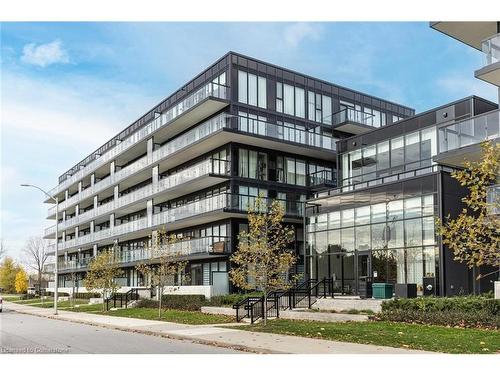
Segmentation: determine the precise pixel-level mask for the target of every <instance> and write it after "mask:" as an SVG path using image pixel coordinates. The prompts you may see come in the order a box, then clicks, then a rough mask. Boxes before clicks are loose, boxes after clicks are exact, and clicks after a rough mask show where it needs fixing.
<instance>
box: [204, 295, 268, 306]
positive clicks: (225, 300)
mask: <svg viewBox="0 0 500 375" xmlns="http://www.w3.org/2000/svg"><path fill="white" fill-rule="evenodd" d="M260 296H262V293H259V292H254V293H246V294H226V295H223V296H213V297H212V298H210V300H208V301H207V303H206V305H207V306H230V307H232V306H233V305H234V304H236V303H238V302H241V301H243V300H244V299H245V298H247V297H260Z"/></svg>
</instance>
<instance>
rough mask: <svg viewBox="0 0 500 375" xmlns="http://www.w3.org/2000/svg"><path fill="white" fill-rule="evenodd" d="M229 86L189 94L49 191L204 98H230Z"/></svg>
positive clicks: (85, 172) (211, 85)
mask: <svg viewBox="0 0 500 375" xmlns="http://www.w3.org/2000/svg"><path fill="white" fill-rule="evenodd" d="M228 92H229V88H228V87H227V86H223V85H218V84H216V83H213V82H210V83H208V84H206V85H205V86H203V87H202V88H200V89H199V90H197V91H196V92H194V93H193V94H191V95H189V96H188V97H187V98H186V99H184V100H183V101H181V102H180V103H178V104H177V105H175V106H174V107H172V108H171V109H169V110H168V111H166V112H164V113H163V114H161V115H160V116H158V117H157V118H156V119H154V120H152V121H151V122H150V123H149V124H148V125H146V126H145V127H143V128H141V129H140V130H138V131H137V132H135V133H134V134H132V135H131V136H130V137H127V138H126V139H124V140H123V141H121V142H120V143H118V144H116V145H115V146H114V147H112V148H111V149H110V150H108V151H107V152H106V153H104V154H103V155H101V156H99V157H97V158H96V159H94V160H93V161H90V162H89V163H88V164H87V165H86V166H84V167H82V168H81V169H80V170H78V171H76V172H75V173H73V174H72V175H71V176H69V177H67V178H66V179H65V180H64V181H61V183H60V184H59V185H58V186H56V187H55V188H53V189H52V190H50V191H49V193H50V194H51V195H55V194H56V193H58V192H61V191H63V190H65V189H67V188H68V187H69V186H71V185H72V184H75V183H77V182H78V181H80V180H81V179H82V178H83V177H85V176H87V175H88V174H90V173H91V172H92V171H94V170H95V169H97V168H98V167H99V166H102V165H103V164H105V163H106V162H109V161H111V160H113V159H114V158H116V156H117V155H119V154H121V153H122V152H124V151H125V150H127V149H129V148H130V147H131V146H133V145H135V144H137V143H138V142H141V141H143V140H144V139H146V138H147V137H149V136H150V135H151V134H152V133H153V132H155V131H156V130H158V129H159V128H160V127H163V126H165V125H168V124H169V123H170V122H172V121H173V120H175V119H176V118H177V117H179V116H181V115H182V114H183V113H184V112H186V111H188V110H190V109H191V108H193V107H194V106H196V105H197V104H199V103H200V102H202V101H203V100H205V99H207V98H209V97H215V98H218V99H227V98H228Z"/></svg>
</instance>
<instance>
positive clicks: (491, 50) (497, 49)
mask: <svg viewBox="0 0 500 375" xmlns="http://www.w3.org/2000/svg"><path fill="white" fill-rule="evenodd" d="M481 49H482V50H483V52H484V54H485V65H486V66H487V65H491V64H494V63H496V62H499V61H500V34H496V35H493V36H492V37H490V38H488V39H485V40H483V42H482V44H481Z"/></svg>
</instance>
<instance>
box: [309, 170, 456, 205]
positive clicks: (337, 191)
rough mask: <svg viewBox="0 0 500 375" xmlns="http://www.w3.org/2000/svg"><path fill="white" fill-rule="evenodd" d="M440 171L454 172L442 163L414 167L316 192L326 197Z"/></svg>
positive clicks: (319, 196) (317, 196) (321, 196)
mask: <svg viewBox="0 0 500 375" xmlns="http://www.w3.org/2000/svg"><path fill="white" fill-rule="evenodd" d="M438 171H446V172H452V171H453V169H452V168H448V167H444V166H441V165H432V166H429V167H424V168H418V169H413V170H411V171H407V172H401V173H396V174H392V175H390V176H386V177H380V178H375V179H373V180H369V181H363V182H354V183H350V184H348V185H344V186H341V187H338V188H335V189H330V190H328V191H323V192H320V193H316V194H315V198H325V197H329V196H332V195H337V194H341V193H347V192H351V191H354V190H359V189H365V188H369V187H373V186H378V185H383V184H388V183H391V182H396V181H401V180H405V179H407V178H412V177H418V176H422V175H425V174H429V173H435V172H438Z"/></svg>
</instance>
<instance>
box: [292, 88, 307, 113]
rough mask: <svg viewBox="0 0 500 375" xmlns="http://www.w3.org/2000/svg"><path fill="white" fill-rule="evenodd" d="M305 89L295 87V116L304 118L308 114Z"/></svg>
mask: <svg viewBox="0 0 500 375" xmlns="http://www.w3.org/2000/svg"><path fill="white" fill-rule="evenodd" d="M305 100H306V98H305V94H304V89H301V88H300V87H295V116H297V117H302V118H304V117H305V116H306V108H305Z"/></svg>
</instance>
